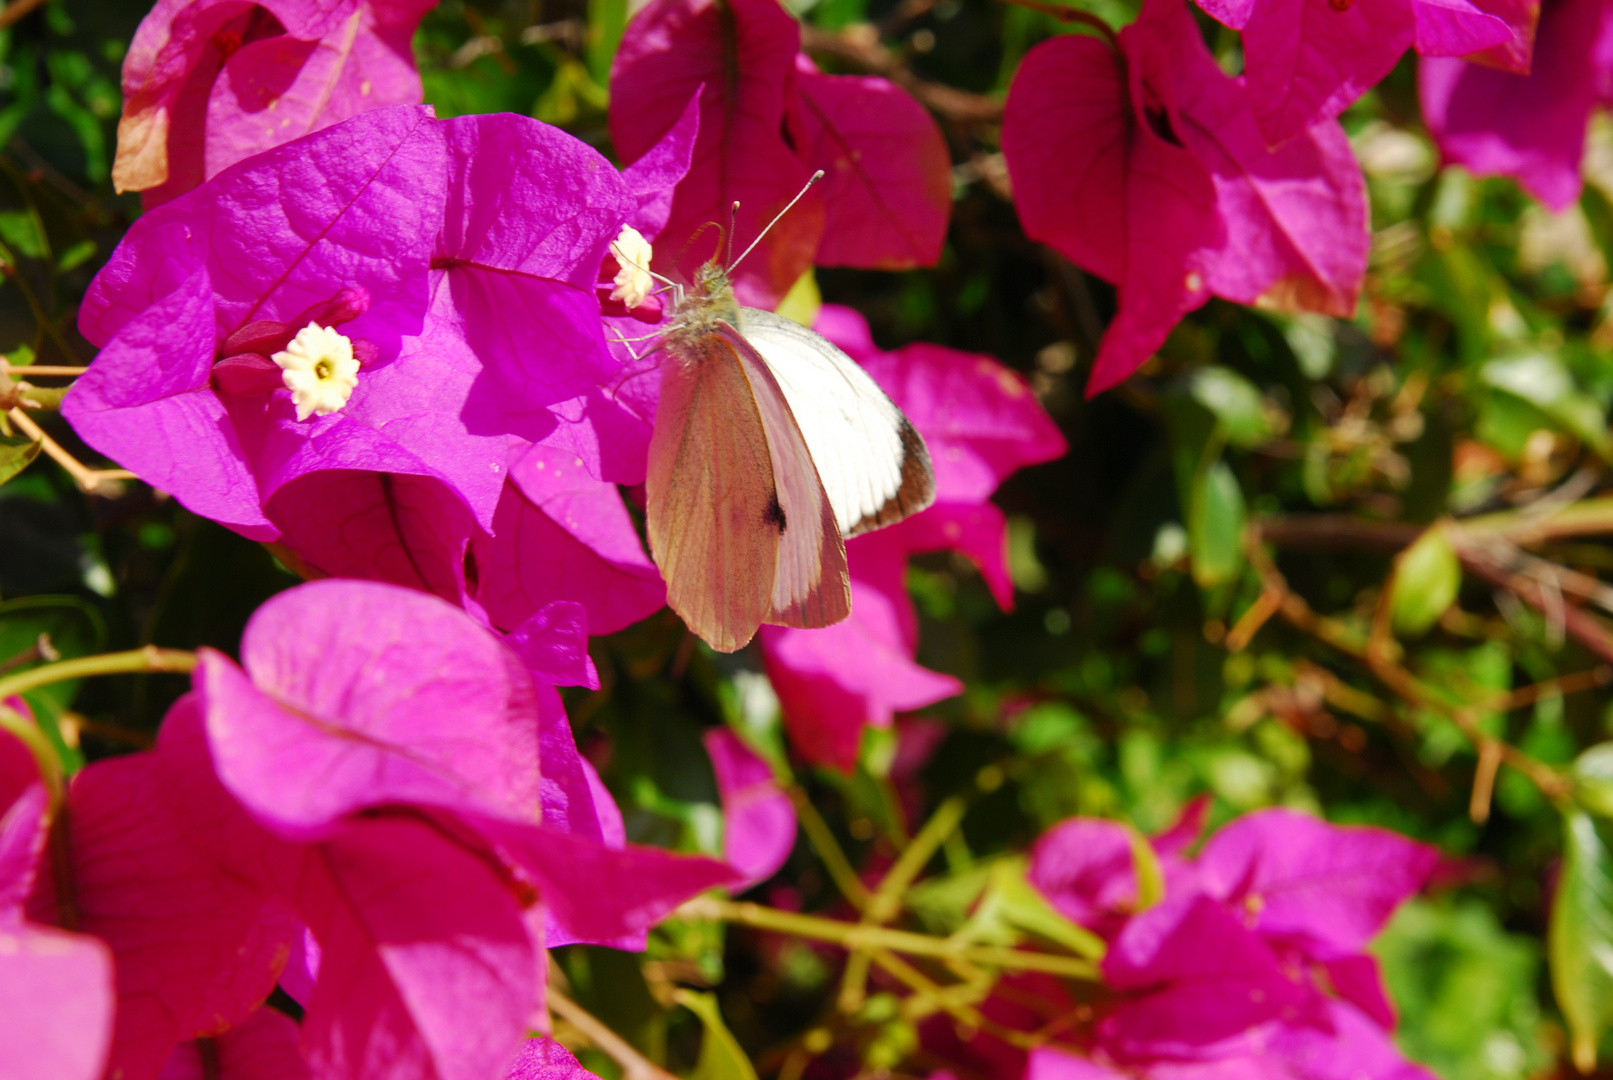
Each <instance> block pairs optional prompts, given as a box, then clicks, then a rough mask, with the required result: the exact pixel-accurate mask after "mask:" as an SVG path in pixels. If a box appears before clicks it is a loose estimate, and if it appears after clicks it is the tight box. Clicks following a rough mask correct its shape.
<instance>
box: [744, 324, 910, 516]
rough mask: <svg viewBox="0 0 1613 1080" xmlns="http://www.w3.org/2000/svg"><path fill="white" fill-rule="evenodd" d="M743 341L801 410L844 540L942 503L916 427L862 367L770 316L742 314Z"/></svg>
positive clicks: (814, 337) (804, 433) (801, 420)
mask: <svg viewBox="0 0 1613 1080" xmlns="http://www.w3.org/2000/svg"><path fill="white" fill-rule="evenodd" d="M742 317H743V319H744V323H745V325H744V328H743V329H744V337H745V340H746V341H748V342H749V343H750V344H751V345H752V346H754V347H755V349H756V351H757V352H759V353H761V355H762V358H763V359H764V360H766V361H767V365H768V367H769V368H770V369H771V370H772V373H773V375H774V376H775V377H776V378H777V380H778V383H779V386H780V387H781V388H782V389H783V391H784V397H785V399H786V400H787V401H788V402H789V404H790V406H791V407H792V409H793V410H794V415H795V419H796V421H797V423H798V424H799V426H800V430H801V434H802V436H803V437H804V438H805V439H806V445H807V448H808V450H809V451H810V452H811V456H812V460H813V461H814V462H815V463H816V465H817V471H818V476H819V477H820V478H821V480H822V483H823V487H824V490H825V491H826V492H827V493H828V496H829V502H830V504H831V505H832V506H833V508H834V514H835V520H836V522H837V523H838V524H839V526H840V532H841V535H842V536H845V537H852V536H856V535H857V534H859V533H864V532H868V531H870V530H872V529H878V528H882V527H884V526H886V525H893V524H895V523H896V522H898V521H900V520H901V519H902V518H904V517H907V516H908V515H909V514H915V513H917V512H918V511H920V510H923V509H924V508H925V507H927V506H929V505H930V504H931V503H932V502H934V501H935V478H934V476H933V475H932V473H931V471H930V456H929V452H928V451H927V450H926V449H925V446H924V440H923V439H922V438H920V436H919V434H918V432H917V431H915V430H914V429H913V425H912V424H910V423H909V422H908V420H907V417H905V416H903V415H902V411H901V410H900V409H899V408H897V407H896V404H895V403H894V402H892V401H891V399H890V398H889V397H887V396H886V395H885V392H884V391H883V390H881V389H880V388H879V386H878V384H877V383H875V382H874V380H873V379H871V378H870V377H869V376H868V373H867V372H866V371H864V370H863V369H862V368H861V367H859V366H858V365H857V363H856V361H854V360H852V359H851V357H849V356H847V355H846V354H845V353H844V352H842V351H840V350H839V349H838V348H836V347H835V346H834V345H832V344H830V343H829V342H828V341H827V340H826V339H825V338H823V337H822V336H821V335H819V334H817V333H815V332H814V331H812V330H808V329H807V328H806V327H804V326H802V325H800V324H799V323H795V322H791V321H790V320H789V319H786V318H784V317H783V316H780V315H775V314H773V313H772V312H770V311H760V310H757V309H755V308H744V309H743V310H742Z"/></svg>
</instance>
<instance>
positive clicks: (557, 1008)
mask: <svg viewBox="0 0 1613 1080" xmlns="http://www.w3.org/2000/svg"><path fill="white" fill-rule="evenodd" d="M547 996H548V1002H549V1008H550V1009H551V1010H553V1011H554V1014H555V1015H556V1016H558V1017H560V1018H561V1019H562V1020H565V1021H566V1022H567V1023H568V1024H570V1025H571V1026H572V1027H574V1028H576V1029H577V1030H578V1031H580V1032H582V1033H583V1034H584V1035H586V1036H587V1037H588V1041H589V1042H591V1043H593V1044H594V1046H596V1047H598V1049H599V1051H600V1053H602V1054H605V1055H606V1056H608V1057H609V1058H610V1059H611V1060H612V1061H614V1062H616V1064H618V1065H620V1066H621V1067H622V1076H623V1077H624V1080H677V1078H676V1077H674V1076H673V1075H672V1074H671V1073H669V1072H667V1071H666V1070H665V1069H663V1068H661V1066H659V1065H657V1064H656V1063H655V1062H653V1061H651V1060H650V1059H649V1058H647V1057H645V1056H644V1055H643V1054H641V1053H639V1052H638V1050H637V1049H636V1048H635V1047H634V1046H633V1045H632V1044H631V1043H629V1042H628V1041H627V1040H626V1039H624V1038H622V1037H621V1036H620V1035H618V1034H616V1032H614V1031H612V1030H611V1029H610V1028H608V1027H606V1026H605V1024H604V1022H603V1021H601V1020H600V1019H599V1018H598V1017H596V1016H595V1015H594V1014H593V1013H591V1012H589V1011H588V1010H587V1009H584V1008H583V1007H582V1006H581V1005H578V1004H577V1003H576V1002H575V1001H572V1000H571V999H570V998H569V997H567V996H566V995H565V994H562V993H561V992H560V991H559V990H556V989H555V988H554V986H553V985H552V984H551V985H550V986H549V990H548V995H547Z"/></svg>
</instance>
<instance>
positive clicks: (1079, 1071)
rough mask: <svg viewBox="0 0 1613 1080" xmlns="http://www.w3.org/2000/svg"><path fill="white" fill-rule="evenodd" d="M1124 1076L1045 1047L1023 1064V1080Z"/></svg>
mask: <svg viewBox="0 0 1613 1080" xmlns="http://www.w3.org/2000/svg"><path fill="white" fill-rule="evenodd" d="M1125 1075H1126V1074H1125V1073H1122V1072H1116V1071H1115V1070H1114V1069H1110V1068H1108V1067H1106V1066H1103V1065H1099V1064H1098V1063H1097V1062H1095V1061H1093V1060H1092V1059H1090V1058H1083V1057H1076V1056H1075V1055H1074V1054H1070V1053H1066V1052H1065V1051H1063V1050H1054V1049H1053V1048H1051V1047H1047V1046H1043V1047H1039V1048H1037V1049H1035V1050H1032V1051H1031V1052H1030V1058H1029V1059H1028V1060H1027V1061H1026V1062H1025V1080H1124V1077H1125ZM932 1080H934V1078H932Z"/></svg>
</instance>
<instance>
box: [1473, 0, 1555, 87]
mask: <svg viewBox="0 0 1613 1080" xmlns="http://www.w3.org/2000/svg"><path fill="white" fill-rule="evenodd" d="M1477 6H1478V7H1479V8H1480V9H1482V10H1483V11H1485V12H1487V13H1489V14H1491V15H1494V16H1495V17H1496V18H1498V19H1500V20H1501V21H1502V22H1504V23H1506V24H1507V28H1508V29H1509V30H1510V31H1511V32H1512V37H1511V39H1510V40H1508V41H1504V42H1502V43H1501V44H1500V45H1496V46H1494V47H1492V48H1489V49H1485V50H1483V51H1481V52H1476V53H1473V54H1472V55H1471V56H1469V57H1467V59H1469V60H1472V61H1475V62H1477V63H1481V64H1485V65H1488V66H1489V67H1493V68H1496V69H1497V70H1500V71H1510V72H1512V73H1514V74H1516V75H1527V74H1529V71H1530V65H1532V64H1533V63H1534V55H1535V31H1536V29H1537V27H1538V25H1539V22H1540V7H1541V4H1540V0H1478V2H1477Z"/></svg>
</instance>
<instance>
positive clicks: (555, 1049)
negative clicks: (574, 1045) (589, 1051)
mask: <svg viewBox="0 0 1613 1080" xmlns="http://www.w3.org/2000/svg"><path fill="white" fill-rule="evenodd" d="M504 1080H599V1078H598V1077H597V1076H595V1075H594V1074H593V1073H591V1072H589V1071H588V1070H587V1069H585V1068H583V1067H582V1066H581V1065H580V1064H578V1062H577V1059H576V1058H574V1057H572V1056H571V1051H570V1050H567V1049H566V1048H565V1047H564V1046H561V1045H560V1044H559V1043H557V1042H555V1041H554V1040H553V1039H528V1040H527V1043H526V1045H525V1046H524V1047H522V1048H521V1053H520V1056H518V1057H517V1058H516V1059H515V1063H514V1064H512V1065H511V1066H510V1070H509V1072H507V1073H505V1074H504Z"/></svg>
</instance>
